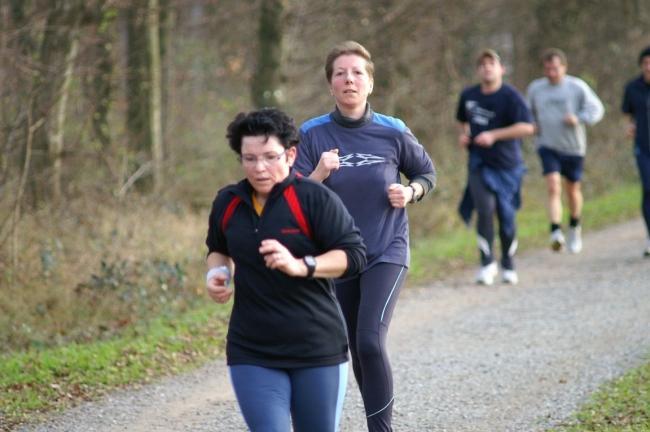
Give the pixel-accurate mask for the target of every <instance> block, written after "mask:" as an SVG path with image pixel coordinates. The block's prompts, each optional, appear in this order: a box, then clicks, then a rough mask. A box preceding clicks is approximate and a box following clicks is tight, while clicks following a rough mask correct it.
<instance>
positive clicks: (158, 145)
mask: <svg viewBox="0 0 650 432" xmlns="http://www.w3.org/2000/svg"><path fill="white" fill-rule="evenodd" d="M159 16H160V11H159V7H158V0H149V20H148V28H149V54H150V56H151V60H150V62H151V69H150V72H151V101H150V106H151V108H150V112H151V156H152V160H153V184H154V192H155V193H160V191H161V190H162V185H163V169H162V168H163V167H162V164H163V142H162V121H161V119H162V114H161V113H162V92H161V90H162V82H161V70H160V66H161V64H160V30H159V29H160V23H159Z"/></svg>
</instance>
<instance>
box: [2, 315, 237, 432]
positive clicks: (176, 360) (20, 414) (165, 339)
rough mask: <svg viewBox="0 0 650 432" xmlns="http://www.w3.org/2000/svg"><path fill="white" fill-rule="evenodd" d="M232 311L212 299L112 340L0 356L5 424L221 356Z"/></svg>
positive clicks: (3, 426) (11, 423)
mask: <svg viewBox="0 0 650 432" xmlns="http://www.w3.org/2000/svg"><path fill="white" fill-rule="evenodd" d="M206 303H207V302H206ZM228 311H229V307H224V306H216V305H214V304H207V305H206V306H204V307H202V308H199V309H197V310H194V311H192V312H191V313H188V314H185V315H184V316H182V317H175V318H173V317H164V318H159V319H157V320H156V321H154V322H153V323H151V324H150V325H148V326H147V327H146V328H145V327H141V328H135V329H133V330H132V331H131V332H130V334H128V335H125V336H123V337H120V338H116V339H114V340H111V341H104V342H98V343H93V344H85V345H69V346H65V347H61V348H53V349H47V350H32V351H27V352H23V353H17V354H12V355H4V356H2V357H0V430H2V429H3V428H9V427H11V425H15V424H17V423H20V422H23V421H27V420H32V419H34V417H38V415H39V414H40V413H44V412H48V411H52V410H57V409H62V408H65V407H68V406H70V405H72V404H74V403H76V402H78V401H80V400H88V399H93V398H96V397H97V396H99V395H101V394H103V393H105V392H106V391H108V390H111V389H115V388H119V387H122V386H125V385H130V384H134V383H145V382H148V381H150V380H151V379H154V378H157V377H160V376H163V375H168V374H173V373H178V372H181V371H183V370H186V369H188V368H190V367H192V366H195V365H197V364H200V363H203V362H205V361H207V360H209V359H211V358H217V357H219V356H221V355H222V350H223V340H224V332H225V328H226V325H225V323H226V321H227V315H228Z"/></svg>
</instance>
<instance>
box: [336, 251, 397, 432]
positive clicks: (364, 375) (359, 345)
mask: <svg viewBox="0 0 650 432" xmlns="http://www.w3.org/2000/svg"><path fill="white" fill-rule="evenodd" d="M405 277H406V267H404V266H401V265H397V264H389V263H381V264H376V265H374V266H372V267H371V268H369V269H368V270H366V271H365V272H363V273H362V274H361V275H360V276H357V277H355V278H352V279H346V280H343V281H337V282H336V297H337V298H338V300H339V303H340V304H341V309H342V310H343V315H344V316H345V321H346V324H347V327H348V337H349V339H350V353H351V354H352V368H353V370H354V377H355V378H356V380H357V384H358V385H359V389H360V390H361V396H362V397H363V404H364V407H365V410H366V418H367V424H368V431H370V432H379V431H381V432H386V431H392V430H393V429H392V427H391V422H392V415H393V414H392V413H393V373H392V370H391V368H390V362H389V360H388V353H387V352H386V334H387V333H388V326H389V324H390V320H391V318H392V315H393V309H394V308H395V303H397V297H398V296H399V292H400V289H401V287H402V283H403V282H404V278H405Z"/></svg>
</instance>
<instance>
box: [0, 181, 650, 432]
mask: <svg viewBox="0 0 650 432" xmlns="http://www.w3.org/2000/svg"><path fill="white" fill-rule="evenodd" d="M639 199H640V198H639V188H638V185H629V186H623V187H620V188H617V189H615V190H614V191H612V192H611V193H609V194H608V195H606V196H602V197H600V198H596V199H591V200H589V201H588V202H587V205H586V206H585V230H586V231H589V230H594V229H596V228H599V227H602V226H604V225H606V224H610V223H614V222H617V221H621V220H625V219H629V218H630V217H633V216H637V215H638V214H639ZM424 205H426V203H425V204H424ZM518 221H519V241H520V245H521V247H522V248H524V249H525V248H531V247H535V246H540V245H545V244H546V241H547V234H548V232H547V231H548V229H547V225H548V224H547V221H546V216H545V211H544V209H543V208H540V206H537V207H535V205H533V204H528V203H527V205H526V209H525V210H524V211H522V212H521V213H520V214H519V218H518ZM476 259H477V258H476V248H475V235H474V232H473V230H472V229H468V228H465V227H463V226H462V225H460V224H458V225H456V227H455V228H454V229H451V230H449V231H447V232H444V233H442V234H439V235H436V236H435V237H432V238H425V239H419V240H415V241H414V243H413V248H412V269H411V271H410V277H409V284H410V285H414V284H422V283H425V282H426V281H429V280H433V279H435V278H438V277H440V276H442V275H445V274H448V273H449V272H450V271H451V270H453V269H454V268H460V267H464V266H467V265H472V266H473V265H475V262H476ZM229 309H230V306H229V305H225V306H220V305H215V304H212V303H210V302H208V301H207V300H206V303H205V306H203V307H200V308H198V309H196V310H193V311H191V312H189V313H186V314H184V315H183V316H180V317H162V318H159V319H158V320H156V321H155V322H153V323H151V324H149V325H148V326H147V327H139V328H135V329H133V330H132V331H130V332H129V333H128V334H126V335H123V336H121V337H120V338H116V339H113V340H110V341H103V342H97V343H92V344H85V345H71V346H66V347H61V348H51V349H41V350H31V351H27V352H22V353H15V354H8V355H4V356H0V430H1V429H4V428H6V429H8V428H10V427H12V425H15V424H18V423H21V422H25V421H29V420H34V419H37V418H39V415H40V414H42V413H46V412H49V411H53V410H59V409H63V408H66V407H69V406H71V405H73V404H75V403H77V402H79V401H81V400H87V399H93V398H96V397H98V396H100V395H102V394H104V393H106V392H107V391H109V390H111V389H115V388H119V387H123V386H126V385H134V384H140V383H146V382H148V381H150V380H152V379H154V378H157V377H160V376H163V375H168V374H173V373H177V372H180V371H183V370H186V369H189V368H191V367H195V366H196V365H199V364H201V363H204V362H205V361H207V360H209V359H211V358H217V357H219V356H221V355H222V350H223V340H224V334H225V328H226V321H227V316H228V312H229ZM637 376H639V377H641V378H640V379H639V381H640V382H641V383H642V385H645V387H644V389H645V390H643V391H644V392H645V393H644V394H645V396H646V399H645V402H640V403H642V404H645V405H644V406H645V411H641V410H637V408H635V406H634V405H632V402H634V401H636V400H637V398H636V396H635V395H637V394H639V393H640V392H641V391H638V392H636V393H631V392H627V391H626V392H623V391H621V392H618V391H614V392H611V391H610V392H606V396H603V397H611V398H612V402H611V403H609V404H608V406H612V407H613V413H611V414H607V416H609V417H611V418H615V417H616V416H619V417H620V416H623V417H625V416H630V414H631V417H632V418H640V419H641V420H639V421H646V422H647V419H648V418H649V416H648V399H647V395H648V393H650V389H649V388H648V385H647V383H648V369H647V368H646V369H645V370H644V372H639V374H638V375H637ZM623 394H625V395H628V394H632V395H634V397H631V398H629V400H630V401H631V402H628V399H623V397H622V396H623ZM607 395H608V396H607ZM626 397H627V396H626ZM614 400H616V401H617V402H613V401H614ZM621 413H623V414H621ZM625 413H628V414H625ZM637 413H642V414H638V415H637ZM599 415H600V414H599ZM635 416H637V417H635ZM609 417H608V418H609ZM634 421H636V420H634ZM630 424H633V423H630ZM577 430H596V429H571V431H577ZM597 430H650V428H649V429H597Z"/></svg>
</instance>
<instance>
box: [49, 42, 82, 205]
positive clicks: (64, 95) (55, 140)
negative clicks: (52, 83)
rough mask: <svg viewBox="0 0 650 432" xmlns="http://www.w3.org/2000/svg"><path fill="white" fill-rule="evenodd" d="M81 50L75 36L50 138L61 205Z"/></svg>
mask: <svg viewBox="0 0 650 432" xmlns="http://www.w3.org/2000/svg"><path fill="white" fill-rule="evenodd" d="M78 49H79V40H78V39H77V37H76V36H73V39H72V43H71V44H70V52H69V53H68V56H67V58H66V63H67V64H66V68H65V73H64V77H63V85H62V87H61V97H60V99H59V106H58V112H57V118H56V127H54V128H53V129H54V130H53V133H52V135H51V136H50V143H51V147H50V159H51V160H52V180H51V181H52V195H53V196H52V197H53V199H54V202H55V203H56V204H60V203H61V198H62V195H63V193H62V188H61V178H62V171H63V132H64V129H65V119H66V108H67V105H68V96H69V95H70V83H71V82H72V73H73V71H74V63H75V60H76V58H77V51H78Z"/></svg>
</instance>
